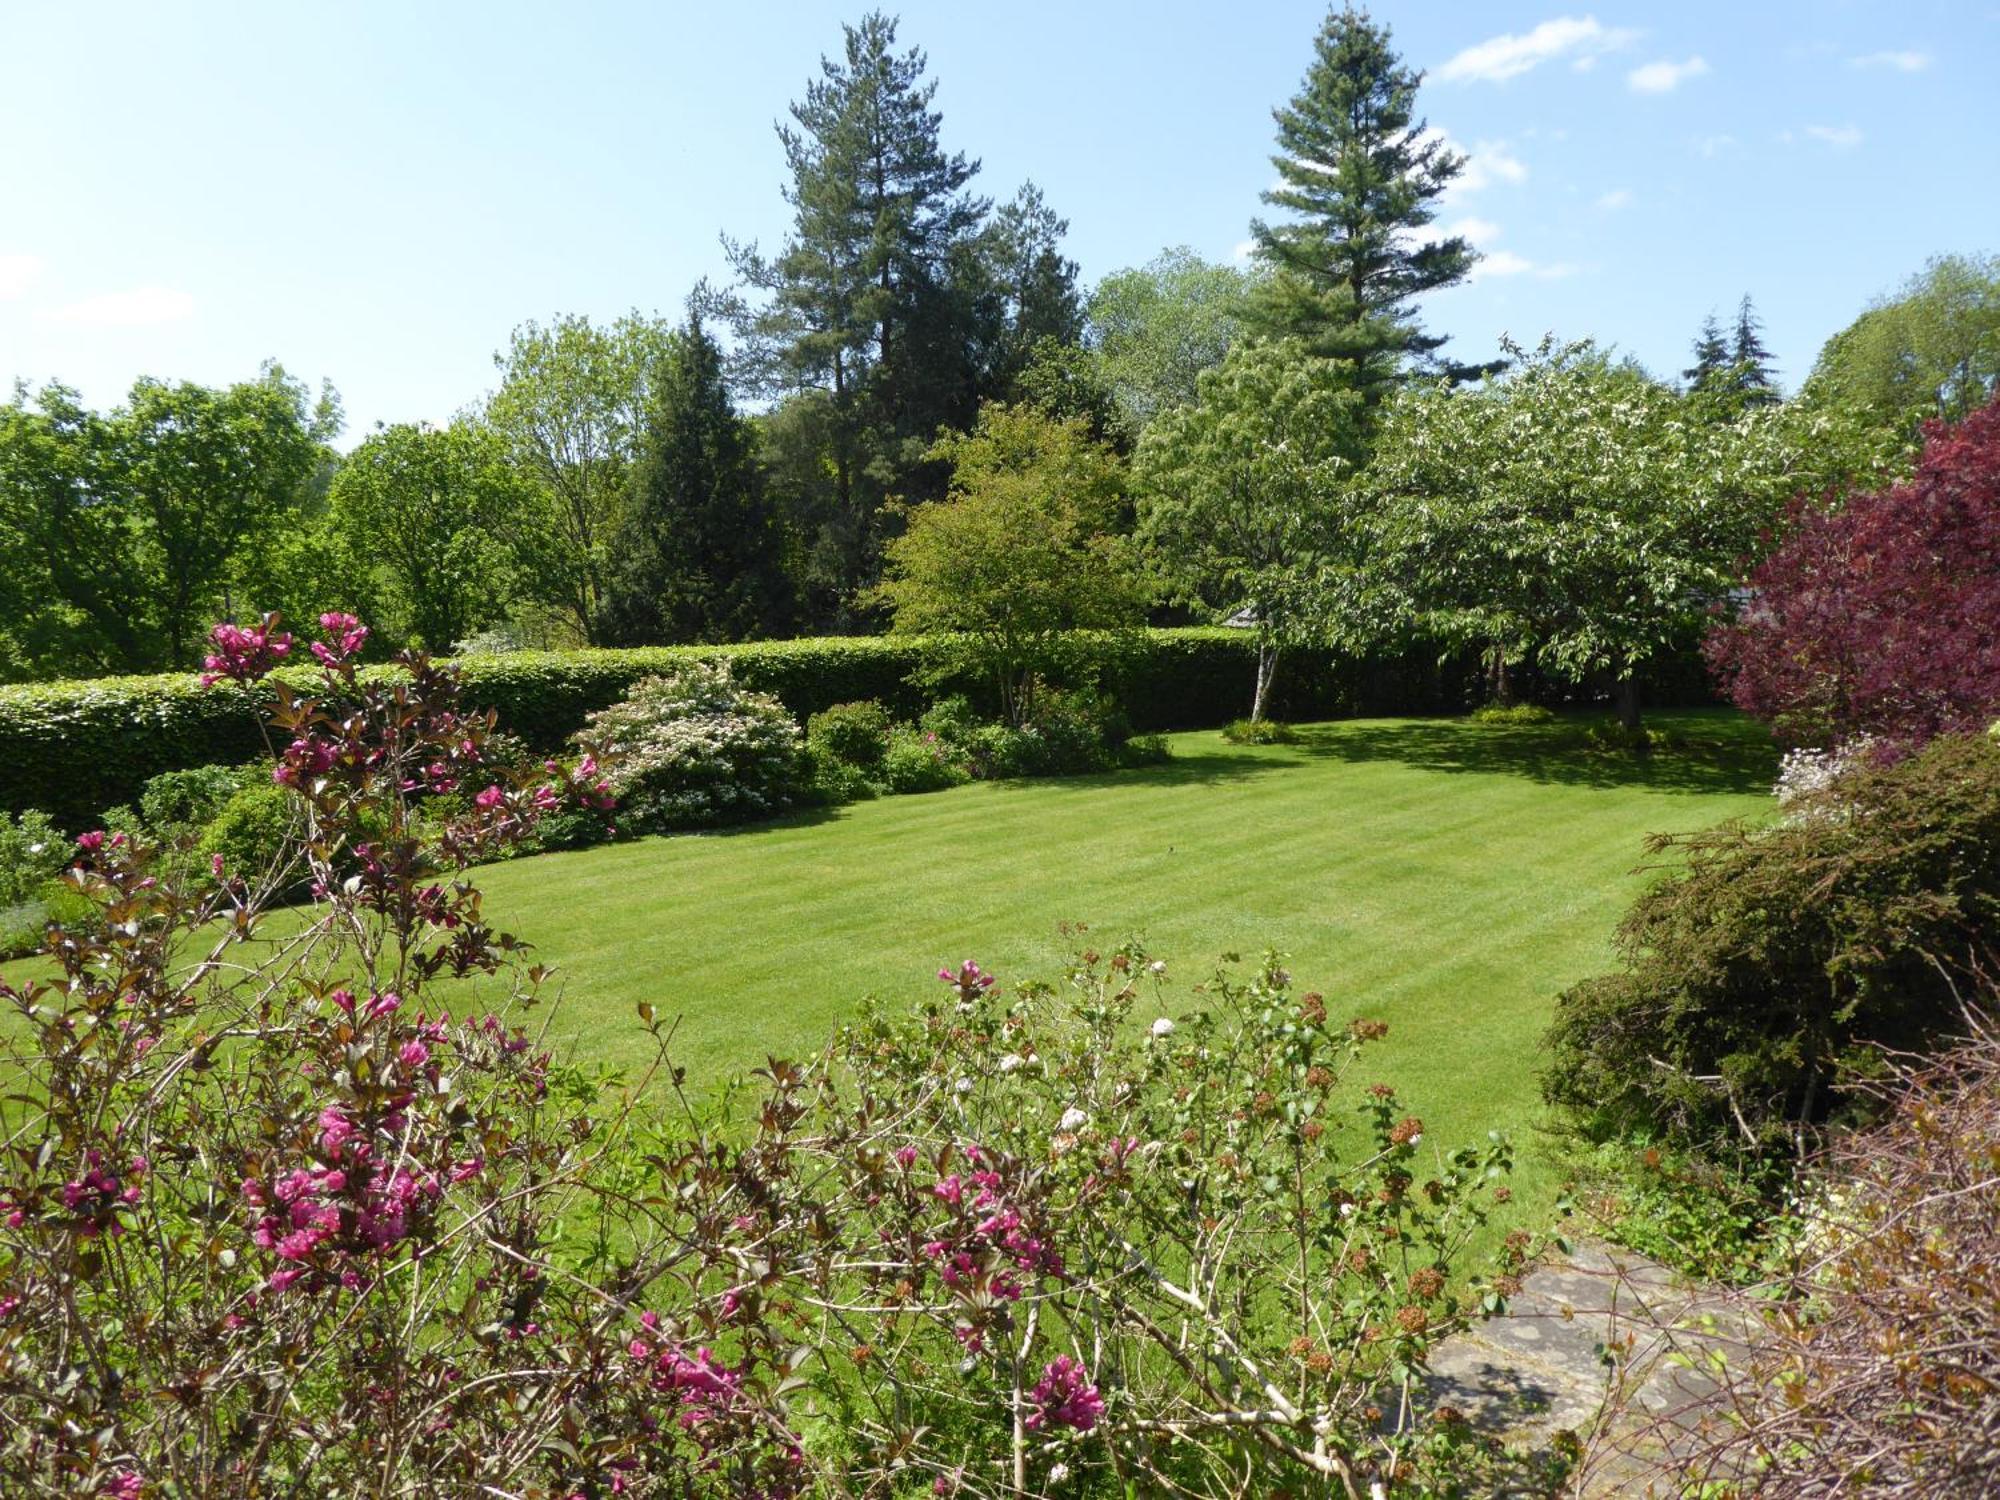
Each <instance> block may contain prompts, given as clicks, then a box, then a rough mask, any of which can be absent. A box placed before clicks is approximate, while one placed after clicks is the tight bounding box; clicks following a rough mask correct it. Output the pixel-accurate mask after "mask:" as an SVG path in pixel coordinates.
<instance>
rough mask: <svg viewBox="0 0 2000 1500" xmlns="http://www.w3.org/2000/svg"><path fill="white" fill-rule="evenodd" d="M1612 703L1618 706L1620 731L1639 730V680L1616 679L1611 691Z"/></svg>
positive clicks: (1630, 678) (1634, 678)
mask: <svg viewBox="0 0 2000 1500" xmlns="http://www.w3.org/2000/svg"><path fill="white" fill-rule="evenodd" d="M1612 701H1613V702H1614V703H1615V704H1617V706H1618V724H1619V727H1620V728H1622V729H1627V730H1631V731H1634V732H1636V731H1637V730H1638V728H1639V679H1638V678H1637V677H1633V676H1629V675H1628V676H1625V677H1621V678H1619V679H1618V685H1617V686H1616V687H1615V688H1613V689H1612Z"/></svg>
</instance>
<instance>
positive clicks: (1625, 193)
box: [1597, 188, 1632, 210]
mask: <svg viewBox="0 0 2000 1500" xmlns="http://www.w3.org/2000/svg"><path fill="white" fill-rule="evenodd" d="M1631 201H1632V190H1631V189H1630V188H1613V189H1612V190H1611V191H1610V192H1608V193H1602V194H1600V195H1599V196H1598V199H1597V206H1598V207H1599V208H1602V209H1607V210H1609V209H1616V208H1623V207H1624V206H1625V205H1626V204H1628V203H1630V202H1631Z"/></svg>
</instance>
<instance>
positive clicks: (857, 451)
mask: <svg viewBox="0 0 2000 1500" xmlns="http://www.w3.org/2000/svg"><path fill="white" fill-rule="evenodd" d="M844 31H845V45H844V48H843V50H842V55H841V56H840V57H839V58H837V59H833V58H823V59H822V60H821V63H820V77H818V78H816V79H814V80H812V81H811V82H810V83H808V84H807V86H806V94H805V98H804V99H803V100H800V101H799V102H797V103H795V104H794V105H793V106H792V109H791V115H792V123H790V124H788V125H785V124H781V125H780V126H779V127H778V138H779V140H780V141H781V142H782V143H783V146H784V150H785V160H786V164H787V167H788V168H789V171H790V178H791V180H790V182H789V183H788V184H787V186H786V188H785V198H786V201H787V202H788V203H790V204H791V206H792V211H793V222H792V230H791V234H790V236H789V238H788V240H787V242H786V244H785V247H784V249H783V250H782V251H781V252H780V253H779V254H778V255H777V256H776V257H775V258H772V259H769V260H767V259H765V258H764V257H763V256H761V255H759V254H758V252H757V249H756V247H755V246H754V245H751V246H747V247H746V246H742V245H737V244H730V245H729V247H728V248H729V250H730V254H731V258H732V260H733V262H734V265H735V268H736V271H737V273H738V275H739V276H740V277H741V278H742V280H743V281H744V282H745V283H746V284H747V285H748V286H749V287H750V288H752V289H753V290H755V291H758V292H761V293H764V294H765V300H764V301H763V304H762V305H761V306H760V307H757V308H755V309H748V308H745V309H740V310H739V315H738V319H737V322H738V327H739V331H740V332H741V333H743V334H744V335H745V338H746V347H747V351H748V353H749V356H750V360H751V364H752V367H753V370H754V371H755V373H756V374H757V375H758V376H759V377H760V379H759V383H760V384H761V385H762V386H763V388H764V389H765V390H766V391H767V392H769V393H770V394H774V395H783V394H788V393H792V392H798V391H809V390H816V391H820V392H823V393H824V399H826V400H827V401H828V402H829V403H830V412H829V416H830V419H831V420H830V423H829V434H830V440H831V451H830V452H829V453H828V454H827V455H826V457H827V461H828V463H829V466H830V468H831V470H832V474H833V487H834V496H833V510H834V514H833V515H831V516H828V517H825V518H822V526H823V529H824V531H825V535H824V536H822V537H821V539H820V544H819V545H818V546H817V549H816V550H817V551H818V552H819V553H820V555H822V556H828V557H830V558H831V559H832V566H833V567H834V568H835V570H836V571H837V572H838V573H839V574H840V575H841V576H840V577H838V578H837V579H836V580H833V581H834V583H835V585H836V587H837V588H838V590H839V592H841V593H843V594H846V593H850V592H852V591H853V590H854V589H855V588H857V587H858V586H860V585H862V584H865V583H866V582H867V581H869V579H870V578H871V577H872V575H873V570H874V567H875V564H876V560H877V557H878V554H879V545H880V540H881V539H880V536H879V534H878V528H877V523H876V514H877V511H878V509H879V506H880V504H881V501H882V499H883V498H884V496H885V494H886V493H889V492H895V491H901V490H903V489H904V488H905V487H906V486H905V481H906V479H907V478H908V477H909V473H910V471H911V469H912V468H913V467H915V466H916V465H918V464H920V463H921V461H922V460H921V455H922V453H923V452H924V450H926V449H927V448H928V446H929V444H930V441H931V439H932V438H933V437H935V435H936V432H937V429H938V428H939V426H941V425H945V424H949V425H953V426H965V425H967V424H969V423H970V421H971V418H972V415H973V412H974V411H975V410H976V408H977V403H978V395H979V392H978V374H979V372H978V370H977V347H976V346H977V339H976V337H975V336H974V334H973V331H972V323H973V320H974V318H975V317H976V301H977V289H976V287H968V286H967V285H966V284H965V280H966V278H965V273H966V271H967V270H968V269H970V268H971V267H972V266H973V265H975V264H976V261H977V256H976V252H975V250H974V248H973V245H972V241H973V239H974V237H975V236H976V235H977V233H978V231H979V229H980V226H981V225H982V224H983V223H984V221H985V217H986V213H987V209H988V207H989V204H988V203H987V201H986V200H984V199H982V198H977V197H974V196H973V195H972V194H971V193H970V192H968V191H967V185H968V184H969V183H970V182H971V180H972V178H973V177H974V175H975V174H976V173H977V172H978V170H979V163H978V162H977V161H973V160H968V159H967V158H966V157H965V156H964V155H963V154H962V153H958V152H947V151H946V150H945V149H944V147H943V145H942V144H941V141H940V126H941V123H942V118H941V116H940V115H939V113H938V112H937V111H936V110H935V109H934V108H933V107H932V100H933V98H934V96H935V94H936V92H937V84H936V82H935V80H926V78H925V76H924V74H925V67H926V63H925V58H924V54H923V52H922V51H921V50H919V49H916V48H911V49H909V50H908V51H904V52H898V51H897V50H896V22H895V20H894V19H893V18H891V17H887V16H884V15H882V14H880V13H879V12H877V13H871V14H869V15H867V16H865V17H863V18H862V20H861V22H860V24H859V25H856V26H849V27H845V28H844Z"/></svg>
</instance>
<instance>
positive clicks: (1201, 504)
mask: <svg viewBox="0 0 2000 1500" xmlns="http://www.w3.org/2000/svg"><path fill="white" fill-rule="evenodd" d="M1361 452H1362V440H1361V432H1360V398H1359V397H1358V396H1357V395H1356V394H1355V393H1354V392H1353V390H1352V389H1351V388H1350V386H1349V383H1348V382H1347V381H1346V380H1345V379H1344V378H1343V375H1342V370H1341V367H1340V366H1338V365H1336V364H1334V363H1333V362H1331V361H1328V360H1323V359H1316V358H1314V357H1312V356H1311V355H1310V354H1308V353H1307V352H1306V349H1305V347H1304V345H1302V344H1299V343H1297V342H1295V341H1281V342H1261V341H1260V342H1255V343H1249V344H1240V345H1238V346H1237V347H1236V348H1234V349H1232V350H1231V351H1230V352H1229V355H1228V356H1227V357H1226V358H1225V359H1224V360H1223V362H1222V363H1221V364H1220V365H1218V366H1216V367H1215V368H1214V369H1211V370H1207V371H1204V372H1203V374H1202V376H1201V381H1200V386H1199V394H1198V397H1197V399H1196V401H1195V403H1194V404H1193V405H1191V406H1183V407H1180V408H1177V409H1176V410H1173V411H1170V412H1168V413H1166V414H1165V415H1163V416H1162V417H1161V418H1160V419H1159V420H1158V421H1156V422H1154V423H1153V425H1152V426H1151V427H1149V428H1148V429H1147V430H1146V435H1145V437H1144V439H1143V440H1142V441H1141V442H1140V444H1139V452H1138V456H1137V459H1136V462H1135V465H1134V468H1135V473H1136V477H1137V480H1138V487H1139V530H1138V535H1139V538H1140V541H1141V544H1142V545H1143V546H1144V548H1145V550H1146V553H1147V555H1148V557H1149V558H1150V560H1151V561H1152V563H1153V565H1154V566H1155V567H1156V568H1157V570H1158V571H1159V573H1160V576H1161V578H1162V580H1163V582H1164V584H1165V586H1166V588H1167V590H1168V593H1169V595H1170V597H1172V598H1174V599H1177V600H1179V601H1181V602H1184V603H1188V604H1193V605H1195V606H1197V607H1200V608H1205V609H1207V610H1209V611H1212V612H1217V613H1220V614H1223V615H1225V616H1226V615H1229V614H1231V613H1233V612H1235V611H1236V610H1238V609H1248V610H1249V611H1250V613H1251V615H1252V617H1253V618H1254V620H1255V622H1256V623H1255V630H1256V634H1257V643H1258V653H1257V670H1256V674H1255V687H1254V689H1253V691H1252V693H1251V697H1250V717H1251V718H1253V719H1254V718H1258V717H1260V716H1261V715H1262V713H1263V711H1264V699H1265V696H1266V694H1267V693H1268V692H1269V690H1270V686H1271V680H1272V676H1273V674H1274V673H1275V671H1276V669H1277V662H1278V654H1279V652H1280V651H1281V650H1283V649H1284V648H1286V647H1288V646H1295V645H1298V644H1300V643H1301V641H1302V640H1303V639H1304V638H1305V637H1306V635H1307V633H1308V631H1309V630H1311V629H1321V630H1323V629H1325V628H1326V627H1327V625H1328V624H1329V622H1328V621H1326V620H1325V619H1324V618H1315V614H1316V613H1318V612H1314V611H1311V610H1309V609H1308V608H1307V607H1304V606H1303V605H1302V603H1301V598H1302V596H1305V595H1308V594H1311V595H1312V596H1313V597H1315V598H1316V597H1319V596H1320V593H1321V591H1319V590H1317V589H1315V588H1314V583H1315V574H1316V573H1318V572H1319V571H1321V570H1323V569H1324V568H1325V567H1326V566H1328V564H1329V562H1330V554H1331V553H1332V552H1333V551H1334V549H1335V547H1336V545H1337V543H1338V540H1339V528H1338V527H1337V525H1336V521H1337V518H1338V515H1339V503H1340V500H1341V497H1342V495H1343V493H1344V486H1343V480H1344V478H1345V476H1346V474H1347V473H1348V472H1349V470H1350V469H1351V468H1352V466H1353V465H1354V463H1355V462H1356V461H1357V460H1358V459H1359V458H1360V456H1361Z"/></svg>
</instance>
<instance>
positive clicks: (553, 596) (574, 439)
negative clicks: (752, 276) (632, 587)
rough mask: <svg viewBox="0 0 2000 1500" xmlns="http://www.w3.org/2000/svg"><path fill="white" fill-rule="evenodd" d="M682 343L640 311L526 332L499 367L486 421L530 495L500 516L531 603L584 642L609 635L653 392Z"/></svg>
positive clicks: (498, 527) (501, 532)
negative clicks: (609, 610) (609, 592)
mask: <svg viewBox="0 0 2000 1500" xmlns="http://www.w3.org/2000/svg"><path fill="white" fill-rule="evenodd" d="M672 337H673V331H672V329H671V328H670V327H669V326H668V325H667V323H666V322H664V321H663V320H661V319H658V318H645V317H641V316H640V315H639V314H637V313H631V314H628V315H627V316H625V317H623V318H619V319H617V320H616V321H615V322H613V323H610V324H608V325H607V326H605V327H602V328H600V327H598V326H597V325H595V324H593V323H592V322H591V321H590V320H589V319H588V318H583V317H574V316H571V317H562V318H557V319H556V320H555V321H554V322H553V323H551V324H549V325H548V326H547V327H543V326H542V325H540V324H538V323H525V324H523V325H522V326H521V327H519V328H517V329H515V330H514V333H513V337H512V338H511V339H510V340H509V342H508V346H507V349H506V350H505V352H503V353H500V354H496V355H494V357H493V363H494V366H495V367H496V368H497V369H498V370H499V371H500V388H499V389H498V390H497V391H495V392H494V393H493V397H492V399H491V400H490V401H488V402H487V405H486V412H485V420H486V422H487V424H488V425H489V426H490V427H491V428H492V429H493V431H494V432H495V433H496V434H497V435H498V437H499V439H500V442H501V443H502V445H503V446H504V448H505V450H506V452H507V456H508V460H509V462H510V463H511V464H512V466H513V468H514V470H515V472H516V474H517V476H518V477H519V478H520V479H521V481H522V482H523V483H525V485H526V486H527V490H526V493H525V494H524V495H523V496H522V497H521V500H520V502H519V503H515V504H510V505H508V506H506V507H505V508H504V509H503V510H502V511H501V512H499V513H498V514H497V515H496V517H495V532H496V534H497V536H498V537H499V539H500V540H501V541H502V542H503V543H504V544H505V545H506V546H507V548H508V549H509V551H510V552H511V554H512V557H513V563H514V567H515V570H516V574H517V576H518V577H519V579H520V580H521V584H522V587H523V588H524V590H525V591H526V595H527V597H528V598H530V599H532V600H533V601H535V602H536V603H539V604H541V605H543V606H544V607H546V608H548V609H551V610H554V611H556V612H558V613H559V614H560V615H561V616H562V617H563V618H564V619H565V620H566V621H567V622H568V624H569V626H570V628H571V629H572V630H573V631H574V632H575V637H576V638H577V639H580V640H583V641H586V642H590V643H596V642H598V641H599V640H600V639H601V638H602V637H601V622H600V620H599V611H600V609H601V608H602V604H603V596H604V587H605V579H606V575H607V573H608V570H609V566H610V561H611V546H612V539H613V537H614V535H615V534H616V532H617V529H618V524H619V519H620V517H621V516H622V514H623V512H624V506H625V493H626V486H627V484H628V482H629V479H630V475H631V471H632V466H633V464H634V463H635V462H636V461H637V459H638V456H639V451H640V445H641V442H642V440H643V436H644V433H645V429H646V417H647V401H648V394H649V392H650V391H651V390H652V389H653V388H654V384H655V382H656V381H657V380H658V379H659V372H660V370H661V368H662V366H663V365H664V364H665V362H666V360H667V353H668V348H669V345H670V341H671V339H672Z"/></svg>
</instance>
